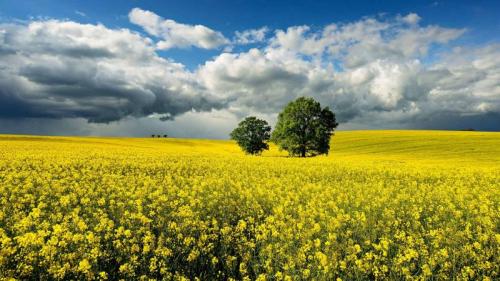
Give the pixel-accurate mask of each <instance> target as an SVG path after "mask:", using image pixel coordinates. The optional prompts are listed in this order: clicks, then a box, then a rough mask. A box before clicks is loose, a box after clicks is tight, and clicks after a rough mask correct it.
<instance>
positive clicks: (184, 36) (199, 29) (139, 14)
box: [128, 8, 229, 50]
mask: <svg viewBox="0 0 500 281" xmlns="http://www.w3.org/2000/svg"><path fill="white" fill-rule="evenodd" d="M128 16H129V20H130V22H132V23H134V24H136V25H139V26H141V27H142V28H143V29H144V30H145V31H146V32H147V33H149V34H150V35H153V36H155V37H158V38H161V40H160V41H159V42H158V43H157V48H158V49H162V50H165V49H170V48H186V47H191V46H194V47H198V48H203V49H215V48H218V47H220V46H222V45H225V44H228V43H229V40H228V39H226V38H225V37H224V35H222V33H220V32H218V31H215V30H212V29H210V28H208V27H206V26H204V25H200V24H197V25H189V24H182V23H178V22H176V21H174V20H171V19H163V18H162V17H160V16H158V15H157V14H155V13H153V12H151V11H146V10H142V9H139V8H134V9H132V10H131V11H130V13H129V15H128Z"/></svg>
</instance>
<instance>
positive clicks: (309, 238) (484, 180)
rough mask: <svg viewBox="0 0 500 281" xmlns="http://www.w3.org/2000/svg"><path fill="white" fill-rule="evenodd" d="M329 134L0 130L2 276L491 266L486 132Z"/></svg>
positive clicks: (492, 160)
mask: <svg viewBox="0 0 500 281" xmlns="http://www.w3.org/2000/svg"><path fill="white" fill-rule="evenodd" d="M466 134H469V135H466ZM468 139H470V140H471V141H470V142H468V141H467V140H468ZM332 146H333V148H334V151H333V152H332V153H331V154H330V156H328V157H324V156H321V157H316V158H307V159H298V158H288V157H284V155H283V154H280V152H279V151H278V150H277V149H276V148H275V147H272V148H271V151H270V152H266V153H265V154H264V155H263V156H262V157H254V156H245V155H244V154H243V153H242V152H240V151H239V149H238V147H237V146H236V145H235V144H234V143H232V142H227V141H201V140H200V141H196V140H176V139H113V138H107V139H106V138H69V137H66V138H63V137H22V136H0V279H21V280H23V279H44V280H45V279H56V280H60V279H88V280H108V279H110V280H116V279H124V280H128V279H139V280H151V279H166V280H195V279H198V280H214V279H217V280H218V279H235V280H373V279H376V280H386V279H393V280H401V279H407V280H426V279H431V278H432V279H436V280H446V279H460V280H471V279H474V280H495V279H496V280H498V279H499V278H500V233H499V231H500V184H499V183H500V134H493V133H491V134H481V133H472V132H463V133H456V134H455V133H444V132H441V133H440V132H345V133H342V132H341V133H338V134H337V135H336V136H335V137H334V142H333V144H332ZM440 146H441V149H440V150H437V149H436V147H438V148H439V147H440ZM436 153H437V154H436Z"/></svg>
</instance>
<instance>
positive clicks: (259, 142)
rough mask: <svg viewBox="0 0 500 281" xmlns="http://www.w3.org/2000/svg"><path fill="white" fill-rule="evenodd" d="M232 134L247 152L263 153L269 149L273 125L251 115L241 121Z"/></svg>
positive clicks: (232, 137)
mask: <svg viewBox="0 0 500 281" xmlns="http://www.w3.org/2000/svg"><path fill="white" fill-rule="evenodd" d="M230 136H231V139H233V140H235V141H236V142H237V143H238V145H239V146H240V147H241V149H242V150H243V151H245V152H246V153H248V154H261V153H262V151H263V150H267V149H269V145H268V144H267V141H268V140H269V138H270V137H271V126H269V125H268V124H267V122H266V121H265V120H261V119H258V118H257V117H254V116H250V117H247V118H245V120H243V121H241V122H240V123H239V124H238V127H237V128H236V129H234V130H233V131H232V132H231V135H230Z"/></svg>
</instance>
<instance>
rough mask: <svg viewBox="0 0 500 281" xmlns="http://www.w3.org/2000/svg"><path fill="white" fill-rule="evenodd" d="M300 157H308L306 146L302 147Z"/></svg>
mask: <svg viewBox="0 0 500 281" xmlns="http://www.w3.org/2000/svg"><path fill="white" fill-rule="evenodd" d="M300 157H306V148H305V147H302V148H301V149H300Z"/></svg>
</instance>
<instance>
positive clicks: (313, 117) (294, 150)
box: [271, 97, 338, 157]
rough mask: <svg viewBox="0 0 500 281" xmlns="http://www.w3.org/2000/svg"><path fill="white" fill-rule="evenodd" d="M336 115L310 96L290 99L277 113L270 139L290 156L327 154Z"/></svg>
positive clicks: (335, 124) (335, 125)
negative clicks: (276, 120)
mask: <svg viewBox="0 0 500 281" xmlns="http://www.w3.org/2000/svg"><path fill="white" fill-rule="evenodd" d="M337 125H338V123H337V122H336V120H335V114H334V113H333V112H332V111H331V110H330V109H329V108H328V107H324V108H321V105H320V103H319V102H317V101H315V100H314V99H313V98H306V97H300V98H298V99H296V100H294V101H292V102H290V103H289V104H288V105H287V106H286V107H285V108H284V109H283V111H282V112H281V113H280V114H279V116H278V122H277V123H276V128H275V129H274V131H273V134H272V138H271V140H272V141H273V142H274V143H276V144H277V145H278V146H279V147H280V149H282V150H286V151H288V153H289V154H290V155H292V156H300V157H306V156H315V155H319V154H328V151H329V150H330V138H331V136H332V134H333V132H334V130H335V128H336V127H337Z"/></svg>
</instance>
